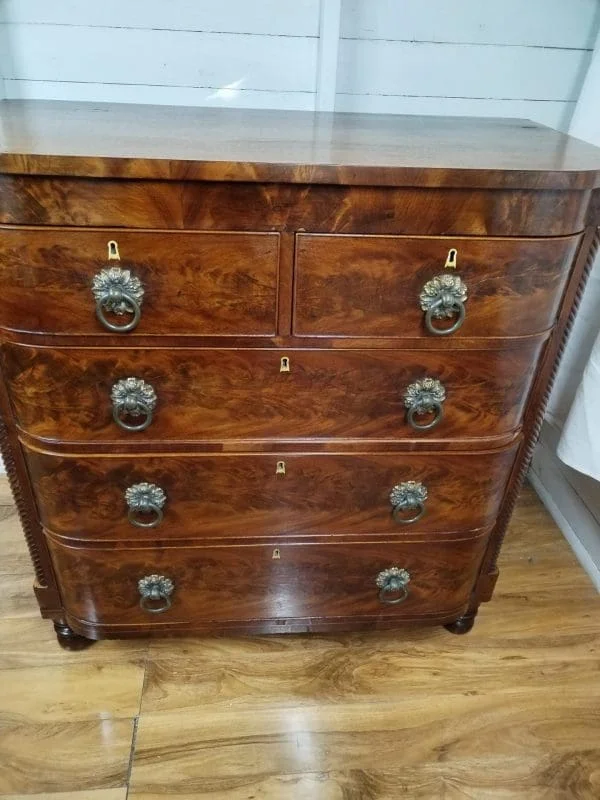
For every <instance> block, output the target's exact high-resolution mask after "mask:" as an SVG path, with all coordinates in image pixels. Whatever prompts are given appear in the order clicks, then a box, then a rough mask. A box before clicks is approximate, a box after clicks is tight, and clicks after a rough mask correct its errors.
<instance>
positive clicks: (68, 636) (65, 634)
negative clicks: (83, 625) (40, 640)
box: [54, 622, 94, 650]
mask: <svg viewBox="0 0 600 800" xmlns="http://www.w3.org/2000/svg"><path fill="white" fill-rule="evenodd" d="M54 630H55V631H56V638H57V639H58V643H59V645H60V646H61V647H62V648H63V650H85V648H86V647H89V646H90V645H91V644H94V640H93V639H86V638H85V636H80V635H79V634H78V633H75V632H74V631H72V630H71V628H69V626H68V625H65V624H64V623H63V622H55V623H54Z"/></svg>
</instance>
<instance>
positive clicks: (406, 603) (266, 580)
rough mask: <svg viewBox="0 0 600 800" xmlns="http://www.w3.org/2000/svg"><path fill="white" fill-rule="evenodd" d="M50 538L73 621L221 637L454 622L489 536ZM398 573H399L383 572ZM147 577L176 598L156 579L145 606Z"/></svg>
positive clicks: (64, 599) (468, 590) (467, 593)
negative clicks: (209, 631) (177, 543)
mask: <svg viewBox="0 0 600 800" xmlns="http://www.w3.org/2000/svg"><path fill="white" fill-rule="evenodd" d="M48 538H49V544H50V548H51V552H52V558H53V561H54V565H55V568H56V572H57V575H58V579H59V582H60V586H61V592H62V597H63V602H64V606H65V609H66V611H67V613H68V615H69V616H71V617H74V618H76V619H78V620H81V621H84V622H86V623H89V624H91V625H124V626H132V625H134V626H141V627H146V626H157V625H158V627H162V625H163V624H165V623H166V624H167V625H168V624H176V625H190V626H193V624H194V623H197V624H201V625H203V626H206V624H207V623H215V627H218V626H219V625H220V624H221V623H230V622H242V621H251V620H270V619H277V620H282V619H300V618H312V619H331V618H349V617H352V618H355V617H370V618H372V617H397V618H399V619H412V618H416V619H418V618H421V617H428V616H433V617H438V616H440V617H442V616H446V615H451V614H453V613H454V612H459V613H460V612H461V611H462V610H463V609H464V608H465V607H466V605H467V603H468V601H469V596H470V593H471V590H472V588H473V584H474V581H475V578H476V575H477V571H478V567H479V564H480V560H481V557H482V554H483V548H484V546H485V542H486V539H487V536H481V537H479V538H476V539H473V538H472V537H471V538H468V539H453V540H452V541H448V540H447V539H446V540H444V541H443V542H439V541H433V542H425V543H423V542H419V543H415V542H411V543H401V544H396V543H393V544H390V543H387V542H375V543H372V542H369V543H368V544H344V543H340V544H330V543H327V544H312V545H301V544H300V545H294V544H276V545H268V546H267V545H247V546H235V547H234V546H230V547H177V548H175V547H173V548H168V547H167V548H150V547H141V548H132V549H124V548H116V549H114V548H113V549H108V548H93V549H92V548H81V547H72V546H69V545H65V544H64V543H63V542H61V543H59V542H57V541H54V540H53V539H52V537H50V536H49V537H48ZM394 567H395V568H397V569H398V571H400V570H402V571H405V572H397V573H396V574H394V573H392V574H389V573H386V572H385V571H386V570H390V569H391V568H394ZM147 576H163V577H164V578H166V579H168V580H169V581H170V586H171V587H172V591H170V587H169V585H168V584H166V585H165V584H164V583H162V584H157V582H156V581H154V580H153V579H152V580H148V581H146V585H145V587H144V590H145V591H151V590H154V591H152V595H153V596H149V597H148V596H146V597H142V596H141V594H140V589H139V581H140V580H142V579H144V578H145V577H147ZM378 578H379V581H378ZM392 601H393V602H392ZM142 605H145V606H146V609H144V608H143V607H142ZM457 615H458V614H457Z"/></svg>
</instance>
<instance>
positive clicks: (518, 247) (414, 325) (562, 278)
mask: <svg viewBox="0 0 600 800" xmlns="http://www.w3.org/2000/svg"><path fill="white" fill-rule="evenodd" d="M580 242H581V237H580V236H571V237H565V238H562V239H540V240H535V239H485V238H478V239H461V238H459V237H448V236H443V237H442V236H439V237H436V236H431V237H420V238H416V237H408V236H407V237H402V236H337V235H336V236H326V235H325V236H324V235H309V234H298V236H297V237H296V295H295V303H294V332H295V333H296V334H297V335H299V336H315V335H325V336H390V337H398V338H402V337H407V336H415V334H416V333H417V332H418V333H419V334H421V335H423V336H424V337H426V338H428V339H430V340H432V341H433V342H435V341H436V339H439V337H436V336H434V335H432V334H431V333H428V332H427V330H426V328H425V325H424V321H423V320H424V313H423V311H422V310H421V307H420V303H419V294H420V293H421V291H422V290H423V287H424V286H425V285H426V283H427V282H428V281H430V280H431V279H432V278H435V277H436V276H438V275H440V274H449V275H452V276H458V277H460V279H461V280H462V281H463V282H464V283H465V285H466V287H467V300H466V303H465V307H466V315H465V321H464V323H463V324H462V326H461V327H460V329H459V330H458V331H456V333H453V334H452V335H451V338H452V339H453V340H455V339H457V338H460V337H463V336H465V337H468V336H483V337H488V336H489V337H491V336H526V335H528V334H533V333H539V332H541V331H544V330H546V329H547V328H550V327H551V326H552V325H553V324H554V318H555V316H556V312H557V309H558V305H559V303H560V299H561V297H562V292H563V290H564V287H565V285H566V282H567V279H568V277H569V270H568V266H569V264H570V263H571V261H572V260H573V257H574V255H575V252H576V250H577V247H578V246H579V243H580ZM451 249H454V250H456V258H457V260H456V267H455V268H454V269H446V267H445V263H446V259H447V257H448V254H449V252H450V250H451ZM443 325H444V323H443V322H438V323H437V327H442V328H443ZM446 327H447V323H446Z"/></svg>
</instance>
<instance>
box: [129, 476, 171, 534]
mask: <svg viewBox="0 0 600 800" xmlns="http://www.w3.org/2000/svg"><path fill="white" fill-rule="evenodd" d="M166 501H167V495H166V494H165V492H164V491H163V489H161V488H160V486H156V484H154V483H145V482H144V483H136V484H134V485H133V486H130V487H129V488H128V489H126V490H125V502H126V503H127V505H128V507H129V511H128V513H127V519H128V520H129V522H130V523H131V524H132V525H135V526H136V527H137V528H156V527H157V526H158V525H160V523H161V522H162V520H163V507H164V505H165V503H166ZM144 516H145V517H146V519H144V518H143V517H144Z"/></svg>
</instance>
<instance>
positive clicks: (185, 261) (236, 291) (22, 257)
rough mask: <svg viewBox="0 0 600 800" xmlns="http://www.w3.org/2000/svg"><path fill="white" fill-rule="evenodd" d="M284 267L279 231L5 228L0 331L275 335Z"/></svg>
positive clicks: (0, 241) (0, 251) (0, 239)
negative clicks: (116, 330)
mask: <svg viewBox="0 0 600 800" xmlns="http://www.w3.org/2000/svg"><path fill="white" fill-rule="evenodd" d="M110 242H114V243H115V244H114V245H111V246H110V248H109V243H110ZM109 254H110V255H111V256H112V257H111V258H110V259H109ZM117 255H118V256H119V258H116V257H115V256H117ZM278 262H279V234H277V233H212V232H211V233H206V232H204V233H181V232H169V231H162V232H161V231H158V232H146V231H139V232H137V231H133V232H132V231H125V230H122V229H102V230H88V229H79V230H73V229H71V230H61V229H55V230H48V229H38V228H21V229H13V228H8V229H3V230H2V231H0V281H1V283H2V293H1V295H0V327H3V328H6V329H9V330H14V331H33V332H40V333H60V334H97V333H102V332H105V333H107V334H109V333H111V332H112V331H111V329H110V327H108V326H111V325H112V326H116V327H117V328H121V329H122V328H126V327H128V326H130V325H134V326H135V332H136V333H142V334H151V335H152V334H184V335H185V334H191V335H200V336H202V335H207V336H210V335H212V336H234V335H239V336H244V335H247V336H272V335H274V333H275V329H276V308H277V277H278ZM109 270H112V271H111V272H109ZM132 279H133V281H132ZM93 286H94V288H95V289H96V295H97V297H98V300H97V299H96V296H95V294H94V292H93V290H92V289H93ZM97 304H98V306H99V313H98V314H97V311H96V305H97ZM136 306H137V307H139V322H138V321H137V320H136V316H137V314H138V310H137V309H136ZM111 308H116V309H117V312H118V313H112V312H111ZM101 318H103V319H104V321H102V320H101ZM136 323H137V324H136ZM124 332H126V331H124Z"/></svg>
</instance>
